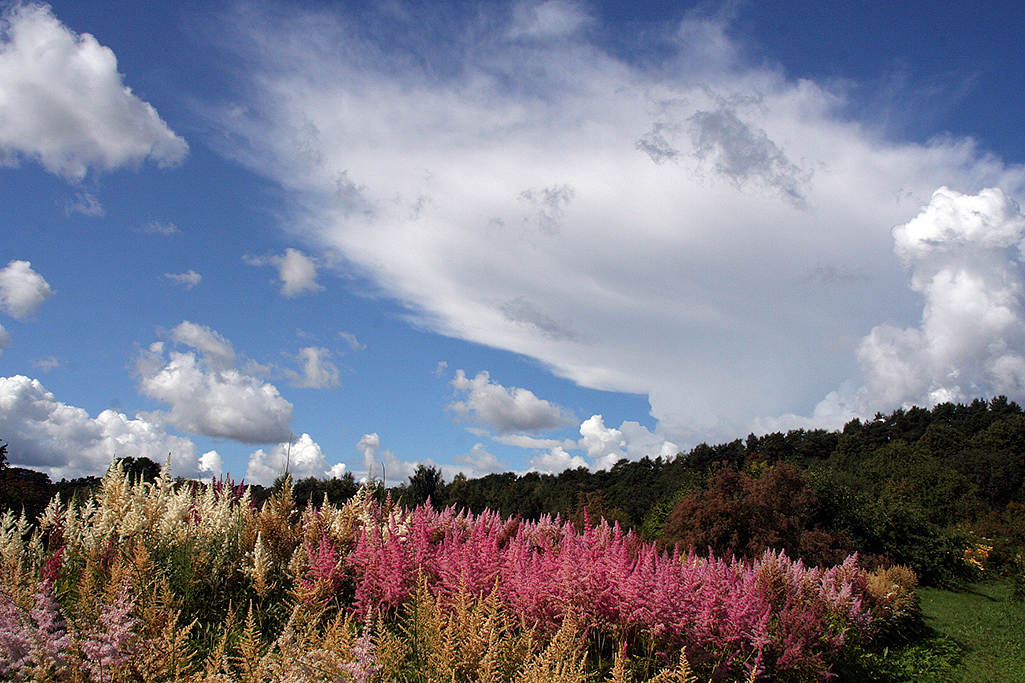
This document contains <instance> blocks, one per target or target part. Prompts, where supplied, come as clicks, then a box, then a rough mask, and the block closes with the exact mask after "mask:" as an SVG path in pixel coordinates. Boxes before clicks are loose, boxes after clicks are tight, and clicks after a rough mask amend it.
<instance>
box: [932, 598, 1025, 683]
mask: <svg viewBox="0 0 1025 683" xmlns="http://www.w3.org/2000/svg"><path fill="white" fill-rule="evenodd" d="M1010 593H1011V584H1010V582H1008V581H992V582H986V583H979V584H975V585H974V586H972V588H971V589H970V590H968V591H965V592H958V593H952V592H950V591H943V590H937V589H934V588H919V589H918V595H919V597H920V599H921V604H922V612H923V613H924V615H925V623H926V625H927V626H930V627H932V628H933V629H935V630H936V631H937V632H938V633H940V634H942V635H943V636H946V637H948V638H950V639H952V640H954V641H955V642H957V643H958V644H959V645H960V646H961V647H962V648H964V650H965V653H964V657H963V659H962V660H961V662H960V663H959V664H958V665H957V666H956V667H955V668H954V669H953V670H952V671H948V672H947V676H949V677H947V680H948V681H951V682H952V683H953V682H955V681H963V682H964V683H976V682H979V683H982V682H985V683H1025V605H1021V604H1016V603H1013V602H1011V601H1010V600H1009V596H1010Z"/></svg>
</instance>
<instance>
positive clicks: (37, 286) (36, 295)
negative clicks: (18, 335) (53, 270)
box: [0, 261, 53, 319]
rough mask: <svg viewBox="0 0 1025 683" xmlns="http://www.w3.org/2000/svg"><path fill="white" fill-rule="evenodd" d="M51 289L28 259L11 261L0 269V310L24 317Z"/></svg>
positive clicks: (50, 292)
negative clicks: (33, 268)
mask: <svg viewBox="0 0 1025 683" xmlns="http://www.w3.org/2000/svg"><path fill="white" fill-rule="evenodd" d="M51 296H53V290H52V289H51V288H50V285H49V283H48V282H47V281H46V280H44V279H43V276H42V275H40V274H39V273H37V272H36V271H34V270H32V264H31V263H29V262H28V261H11V262H10V263H8V264H7V267H5V268H3V269H2V270H0V310H3V311H4V312H5V313H7V314H8V315H10V316H12V317H14V318H18V319H24V318H27V317H29V316H30V315H32V314H33V313H35V312H36V311H37V310H38V309H39V307H40V306H42V305H43V302H44V301H46V300H47V299H49V298H50V297H51Z"/></svg>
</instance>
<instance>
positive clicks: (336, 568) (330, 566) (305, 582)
mask: <svg viewBox="0 0 1025 683" xmlns="http://www.w3.org/2000/svg"><path fill="white" fill-rule="evenodd" d="M306 557H307V560H308V561H309V568H308V569H307V570H306V574H305V576H304V577H303V578H301V579H299V582H298V583H299V586H298V588H299V590H298V594H299V596H300V599H302V601H303V602H305V603H306V604H307V605H310V606H313V605H320V606H322V607H323V606H325V605H327V603H328V602H329V601H330V600H331V597H332V596H333V595H334V594H335V593H336V592H337V591H338V589H339V587H340V586H341V585H342V581H343V579H344V574H343V573H342V568H341V564H340V562H339V560H338V551H337V550H336V549H335V544H334V543H332V542H331V539H330V538H328V536H327V534H326V533H325V534H324V535H323V537H322V538H321V539H320V543H318V544H317V548H316V550H314V548H313V546H312V545H311V544H310V543H308V542H307V543H306Z"/></svg>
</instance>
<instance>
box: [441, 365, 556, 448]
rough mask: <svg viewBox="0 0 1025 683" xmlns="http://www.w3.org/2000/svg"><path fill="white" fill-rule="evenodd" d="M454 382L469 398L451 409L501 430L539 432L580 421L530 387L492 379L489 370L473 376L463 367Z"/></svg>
mask: <svg viewBox="0 0 1025 683" xmlns="http://www.w3.org/2000/svg"><path fill="white" fill-rule="evenodd" d="M452 386H453V387H454V388H455V389H456V391H461V392H468V395H467V397H466V400H465V401H455V402H454V403H452V404H450V405H449V406H448V407H449V409H450V410H452V411H454V412H455V413H457V414H458V415H460V416H461V417H463V418H464V419H467V420H472V421H474V422H477V423H479V424H484V425H490V426H493V427H494V429H495V430H496V431H497V432H498V433H499V434H507V433H509V432H521V431H522V432H539V431H541V430H545V429H556V428H558V427H565V426H567V425H571V424H575V423H576V418H575V417H573V415H572V413H570V412H569V411H568V410H566V409H565V408H562V407H560V406H557V405H555V404H553V403H549V402H548V401H545V400H543V399H540V398H538V397H537V396H535V395H534V393H533V392H531V391H528V390H527V389H520V388H517V387H512V388H510V389H506V388H505V387H503V386H502V385H501V384H498V383H497V382H492V381H490V376H489V375H488V373H487V372H479V373H477V376H476V377H474V378H473V379H469V378H467V376H466V373H464V372H463V371H462V370H456V377H455V379H453V380H452Z"/></svg>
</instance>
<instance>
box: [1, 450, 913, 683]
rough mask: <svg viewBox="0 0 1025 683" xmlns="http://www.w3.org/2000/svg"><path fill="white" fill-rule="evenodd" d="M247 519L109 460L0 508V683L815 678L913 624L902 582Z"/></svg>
mask: <svg viewBox="0 0 1025 683" xmlns="http://www.w3.org/2000/svg"><path fill="white" fill-rule="evenodd" d="M371 494H372V492H371V491H370V490H368V489H366V488H364V489H361V491H360V493H359V494H358V495H357V496H356V497H354V498H353V499H351V500H350V501H349V502H348V503H346V504H345V505H341V506H334V505H330V504H327V503H325V504H323V505H321V506H319V507H315V506H310V507H308V508H306V509H305V510H303V511H301V512H300V511H299V510H297V509H296V508H295V504H294V501H293V499H292V493H291V489H290V486H289V485H288V484H287V482H286V485H285V487H284V488H283V489H282V490H281V491H278V492H277V493H275V494H274V496H272V497H271V498H270V499H269V500H268V501H267V502H266V503H264V504H263V505H262V506H261V507H260V508H259V509H257V508H256V507H255V506H254V505H252V504H251V499H250V492H249V491H248V490H247V489H244V488H242V487H235V486H231V485H228V484H225V483H223V482H214V483H212V484H197V483H191V482H186V483H178V484H176V483H174V482H172V481H171V480H170V479H169V478H168V477H167V475H166V473H165V474H164V475H162V476H161V477H160V478H159V479H158V480H157V481H156V482H154V483H143V482H132V481H130V480H129V478H128V477H127V476H126V475H125V474H124V472H123V471H122V470H121V469H120V467H119V466H115V467H113V468H112V469H111V470H110V472H108V474H107V475H106V477H105V478H104V479H103V482H102V486H101V488H100V490H99V491H98V493H97V494H96V495H95V496H93V497H92V498H90V499H89V500H86V501H73V502H71V503H67V502H65V503H61V502H60V501H59V500H54V501H53V502H51V504H50V506H49V507H48V508H47V510H46V512H45V513H44V514H43V515H42V517H41V518H40V520H39V522H38V524H33V523H32V522H31V520H28V519H25V518H24V517H21V518H18V517H15V516H14V515H12V514H10V513H8V514H6V515H4V516H2V517H0V680H13V681H20V680H36V681H94V682H96V683H99V682H101V681H102V682H104V683H106V682H115V681H195V682H201V681H203V682H206V681H209V682H211V683H212V682H214V681H216V682H224V683H228V682H239V683H242V682H265V681H266V682H269V681H282V682H284V681H289V682H299V681H311V682H312V681H318V682H319V681H337V682H349V681H353V682H367V681H380V682H384V681H423V682H431V683H434V682H438V683H441V682H445V683H449V682H452V681H482V682H483V681H489V682H490V681H494V682H497V681H567V682H568V681H636V682H638V683H640V682H643V681H698V680H701V681H705V680H716V681H720V680H721V681H752V680H773V681H816V680H826V679H828V678H829V676H830V674H831V671H832V668H833V667H835V666H836V665H837V663H839V662H842V661H849V660H850V659H851V658H853V657H856V656H857V655H858V654H859V653H860V652H863V651H866V650H867V649H870V648H872V647H873V643H874V642H875V641H876V640H878V639H879V638H880V637H882V636H884V635H885V633H886V632H887V631H888V630H892V629H894V628H899V625H900V623H901V621H902V620H903V619H905V618H908V616H909V615H910V614H911V613H912V612H913V610H914V605H915V598H914V593H913V590H914V580H915V579H914V574H913V573H912V572H910V571H908V570H905V569H903V568H894V569H892V570H887V571H877V572H874V573H871V574H869V573H867V572H866V571H864V570H863V569H861V568H859V567H858V565H857V561H856V557H854V556H852V557H849V558H848V559H847V560H846V561H845V562H843V563H842V564H839V565H836V566H833V567H824V568H819V567H807V566H805V565H803V564H802V563H801V562H799V561H793V560H791V559H789V558H787V557H786V556H785V555H784V554H782V553H775V552H772V551H769V552H766V554H765V555H764V556H762V557H761V558H760V559H758V560H756V561H747V562H741V561H735V560H732V559H725V558H717V557H713V556H710V555H709V556H699V555H694V554H678V553H667V552H664V551H660V550H658V549H657V548H656V546H655V545H653V544H649V543H644V542H641V541H640V540H639V539H638V538H637V537H636V536H635V535H634V534H633V533H623V532H622V531H621V530H620V529H619V527H618V526H610V525H609V524H608V523H606V522H604V521H598V522H597V523H590V522H587V523H585V524H584V525H583V528H582V529H580V530H578V528H577V527H574V526H573V525H572V524H570V523H567V522H562V521H560V519H558V518H548V517H546V518H542V519H540V520H538V521H524V520H521V519H518V518H502V517H501V516H499V515H498V514H496V513H491V512H487V511H485V512H484V513H482V514H480V515H471V514H467V513H461V512H458V511H456V510H454V509H451V508H450V509H445V510H442V511H436V510H434V509H433V508H432V507H430V506H429V505H425V506H420V507H416V508H414V509H407V508H403V507H400V506H395V505H392V504H390V503H388V502H386V503H384V504H382V503H379V502H378V501H377V500H375V498H374V496H373V495H371Z"/></svg>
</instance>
